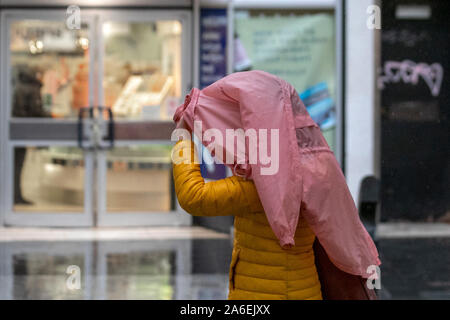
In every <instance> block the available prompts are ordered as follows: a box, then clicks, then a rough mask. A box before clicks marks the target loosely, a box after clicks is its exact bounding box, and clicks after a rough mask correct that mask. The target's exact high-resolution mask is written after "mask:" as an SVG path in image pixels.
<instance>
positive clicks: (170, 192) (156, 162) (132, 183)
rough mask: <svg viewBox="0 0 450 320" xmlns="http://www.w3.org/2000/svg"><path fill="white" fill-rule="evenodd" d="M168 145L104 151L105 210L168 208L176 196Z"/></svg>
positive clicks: (172, 204)
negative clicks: (105, 158) (105, 171)
mask: <svg viewBox="0 0 450 320" xmlns="http://www.w3.org/2000/svg"><path fill="white" fill-rule="evenodd" d="M170 151H171V146H170V145H135V146H129V147H116V148H114V149H113V150H110V151H109V152H108V153H107V166H108V169H107V175H106V180H107V182H106V190H107V194H106V207H107V211H108V212H149V211H153V212H170V211H171V210H174V209H175V201H176V196H175V192H174V189H173V183H172V165H171V159H170Z"/></svg>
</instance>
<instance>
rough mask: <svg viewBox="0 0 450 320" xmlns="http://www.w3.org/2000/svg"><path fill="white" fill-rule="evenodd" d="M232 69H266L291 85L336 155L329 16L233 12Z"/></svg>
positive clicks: (332, 38)
mask: <svg viewBox="0 0 450 320" xmlns="http://www.w3.org/2000/svg"><path fill="white" fill-rule="evenodd" d="M235 30H236V33H235V38H234V50H235V53H234V58H235V59H234V69H235V71H245V70H264V71H267V72H269V73H272V74H275V75H277V76H279V77H281V78H283V79H284V80H286V81H288V82H289V83H291V84H292V85H293V86H294V87H295V88H296V89H297V91H298V93H299V95H300V97H301V99H302V100H303V101H304V103H305V105H306V107H307V109H308V111H309V113H310V115H311V116H312V118H313V119H314V121H316V123H317V124H318V125H319V126H320V127H321V129H322V132H323V134H324V136H325V138H326V139H327V141H328V144H329V145H330V147H331V149H332V150H334V151H335V145H336V144H335V128H336V112H335V101H336V62H335V60H336V58H335V54H336V52H335V27H334V16H333V14H329V13H318V14H302V15H277V14H272V15H269V14H252V13H251V12H250V11H240V12H237V14H236V20H235Z"/></svg>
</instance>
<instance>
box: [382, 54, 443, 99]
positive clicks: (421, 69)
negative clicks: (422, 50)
mask: <svg viewBox="0 0 450 320" xmlns="http://www.w3.org/2000/svg"><path fill="white" fill-rule="evenodd" d="M420 77H421V78H422V79H423V80H424V81H425V83H426V84H427V86H428V88H430V91H431V95H432V96H434V97H437V96H439V93H440V91H441V84H442V79H443V77H444V69H443V68H442V65H441V64H440V63H437V62H436V63H433V64H430V65H429V64H427V63H423V62H421V63H416V62H414V61H411V60H403V61H386V62H385V63H384V67H383V70H382V72H381V74H380V76H379V77H378V88H379V89H384V88H385V85H386V84H387V83H398V82H400V81H403V82H404V83H410V84H412V85H417V84H418V83H419V79H420Z"/></svg>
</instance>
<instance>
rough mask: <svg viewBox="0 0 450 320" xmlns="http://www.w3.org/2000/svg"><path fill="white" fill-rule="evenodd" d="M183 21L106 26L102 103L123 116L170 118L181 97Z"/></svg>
mask: <svg viewBox="0 0 450 320" xmlns="http://www.w3.org/2000/svg"><path fill="white" fill-rule="evenodd" d="M181 29H182V27H181V23H180V22H179V21H156V22H142V23H134V22H133V23H130V22H106V23H104V24H103V27H102V30H103V37H104V46H105V47H104V79H103V90H104V101H105V105H106V106H108V107H112V109H113V112H114V115H115V116H116V117H119V118H120V117H122V118H132V119H150V120H170V119H171V118H172V115H173V113H174V111H175V108H176V107H177V106H178V105H179V103H180V97H181Z"/></svg>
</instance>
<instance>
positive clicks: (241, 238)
mask: <svg viewBox="0 0 450 320" xmlns="http://www.w3.org/2000/svg"><path fill="white" fill-rule="evenodd" d="M191 144H192V145H191ZM173 152H174V153H176V154H181V156H182V159H183V161H182V162H186V161H190V159H195V158H197V155H196V153H195V147H194V146H193V143H192V142H190V141H187V140H182V141H180V142H178V143H177V144H176V145H175V147H174V150H173ZM194 157H195V158H194ZM173 176H174V182H175V192H176V194H177V197H178V201H179V203H180V206H181V207H182V208H183V209H184V210H186V212H188V213H190V214H192V215H194V216H210V217H211V216H228V215H233V216H234V217H235V220H234V230H235V236H234V243H233V253H232V261H231V266H230V274H229V284H228V285H229V295H228V299H232V300H248V299H255V300H273V299H276V300H278V299H293V300H307V299H314V300H321V299H322V294H321V289H320V282H319V278H318V275H317V270H316V266H315V263H314V252H313V243H314V239H315V236H314V233H313V232H312V230H311V229H310V228H309V226H308V224H307V223H306V221H305V220H304V219H300V220H299V223H298V227H297V230H296V233H295V243H296V245H295V247H293V248H292V249H290V250H284V249H282V248H281V247H280V246H279V245H278V239H277V238H276V236H275V234H274V233H273V232H272V230H271V228H270V225H269V222H268V221H267V218H266V215H265V213H264V209H263V206H262V204H261V201H260V200H259V197H258V193H257V190H256V187H255V184H254V182H253V181H252V180H246V179H245V178H242V177H238V176H231V177H227V178H225V179H221V180H217V181H211V182H208V183H205V182H204V180H203V177H202V176H201V173H200V165H199V164H196V163H190V164H182V163H181V164H174V165H173Z"/></svg>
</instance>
